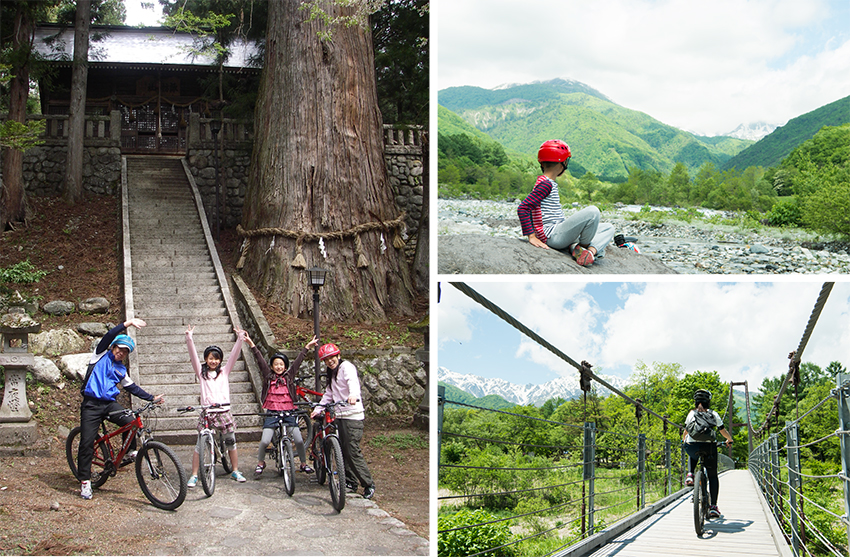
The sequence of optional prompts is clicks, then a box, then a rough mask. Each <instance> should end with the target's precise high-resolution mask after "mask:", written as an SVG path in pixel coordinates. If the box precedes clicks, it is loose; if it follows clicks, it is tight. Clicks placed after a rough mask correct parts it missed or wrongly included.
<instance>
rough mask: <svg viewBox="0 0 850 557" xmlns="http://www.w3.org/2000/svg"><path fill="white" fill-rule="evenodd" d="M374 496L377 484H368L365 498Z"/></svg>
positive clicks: (364, 493) (364, 494) (364, 492)
mask: <svg viewBox="0 0 850 557" xmlns="http://www.w3.org/2000/svg"><path fill="white" fill-rule="evenodd" d="M374 496H375V484H372V485H369V486H366V488H365V489H364V490H363V498H364V499H371V498H372V497H374Z"/></svg>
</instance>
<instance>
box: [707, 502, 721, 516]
mask: <svg viewBox="0 0 850 557" xmlns="http://www.w3.org/2000/svg"><path fill="white" fill-rule="evenodd" d="M708 518H720V509H718V508H717V505H711V506H710V507H708Z"/></svg>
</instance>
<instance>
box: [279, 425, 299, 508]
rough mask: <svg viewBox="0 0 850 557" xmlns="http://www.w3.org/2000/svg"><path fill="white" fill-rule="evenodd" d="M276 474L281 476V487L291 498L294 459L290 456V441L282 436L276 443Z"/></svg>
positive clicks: (293, 479)
mask: <svg viewBox="0 0 850 557" xmlns="http://www.w3.org/2000/svg"><path fill="white" fill-rule="evenodd" d="M277 452H278V457H277V458H278V462H279V463H280V464H278V474H280V475H281V476H283V487H284V489H285V490H286V494H287V495H289V496H292V494H293V493H295V457H294V456H293V454H292V441H290V440H289V437H286V436H283V437H281V438H280V441H278V445H277Z"/></svg>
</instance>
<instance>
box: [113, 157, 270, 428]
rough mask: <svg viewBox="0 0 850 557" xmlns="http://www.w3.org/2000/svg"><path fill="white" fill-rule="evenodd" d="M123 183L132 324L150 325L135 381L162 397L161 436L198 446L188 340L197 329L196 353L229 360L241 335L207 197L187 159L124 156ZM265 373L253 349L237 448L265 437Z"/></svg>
mask: <svg viewBox="0 0 850 557" xmlns="http://www.w3.org/2000/svg"><path fill="white" fill-rule="evenodd" d="M124 160H125V163H124V169H123V178H122V210H123V213H124V214H123V219H122V220H123V235H124V237H123V248H124V297H125V310H126V314H127V318H128V319H129V318H131V317H139V318H141V319H143V320H145V322H146V323H147V326H146V327H143V328H142V329H140V330H136V329H133V328H131V334H135V337H136V342H137V349H136V351H135V352H134V354H133V356H132V357H131V360H130V376H131V377H132V378H133V380H134V381H136V382H137V383H138V384H139V385H141V386H142V388H144V389H145V390H146V391H148V392H149V393H151V394H164V395H165V401H166V404H165V406H164V408H162V409H161V410H160V411H159V412H158V417H157V424H156V428H155V437H156V438H157V439H160V438H161V439H162V440H164V441H166V442H168V441H170V442H179V443H187V442H192V441H193V440H194V439H195V437H196V435H197V432H196V424H197V420H198V414H197V413H193V414H184V415H180V414H177V412H176V408H178V407H180V406H186V405H190V404H191V405H198V404H199V397H200V386H199V385H198V380H197V379H196V377H195V374H194V372H193V370H192V366H191V364H190V363H189V354H188V351H187V349H186V342H185V332H186V329H187V326H188V325H193V326H194V327H195V332H194V339H195V348H196V349H197V350H198V351H199V355H198V357H199V358H200V359H201V361H203V350H204V348H205V347H206V346H209V345H210V344H216V345H218V346H220V347H221V349H222V350H223V351H224V355H225V360H226V359H227V357H228V354H229V353H230V350H231V349H232V348H233V345H234V342H235V341H236V335H235V333H234V332H233V329H234V327H238V328H242V327H241V326H240V324H239V318H238V315H237V314H236V311H235V305H234V303H233V301H232V299H231V297H230V289H229V287H228V285H227V282H226V279H225V276H224V273H223V271H222V268H221V263H220V261H219V259H218V255H217V253H216V251H215V245H214V244H213V242H212V238H211V236H210V231H209V226H208V225H207V221H206V215H205V213H204V211H203V205H202V203H201V198H200V195H199V194H198V191H197V187H196V186H195V184H194V180H193V179H192V177H191V174H190V173H189V172H188V169H187V168H186V167H185V165H184V163H183V161H182V159H180V158H177V157H155V156H149V155H147V156H139V157H130V156H128V157H125V159H124ZM258 381H259V371H258V369H257V367H256V363H255V362H254V359H253V356H252V354H251V353H250V351H249V349H248V348H247V345H244V346H243V349H242V354H241V355H240V357H239V360H238V361H237V362H236V364H235V365H234V367H233V371H232V372H231V374H230V401H231V411H232V412H233V413H234V415H235V416H236V417H235V419H236V427H237V434H238V436H239V438H240V440H248V439H253V438H254V437H256V436H257V432H258V431H259V430H260V429H261V428H262V420H261V418H259V417H258V413H259V412H260V411H261V408H260V405H259V403H258V401H257V399H258V396H257V395H256V394H255V393H256V392H257V391H256V390H255V387H258V386H259V384H258Z"/></svg>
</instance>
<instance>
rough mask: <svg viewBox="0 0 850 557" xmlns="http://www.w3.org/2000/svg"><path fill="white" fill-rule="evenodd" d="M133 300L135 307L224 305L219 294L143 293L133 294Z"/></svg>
mask: <svg viewBox="0 0 850 557" xmlns="http://www.w3.org/2000/svg"><path fill="white" fill-rule="evenodd" d="M134 298H135V302H136V305H137V306H146V305H148V304H181V303H182V304H193V305H196V306H198V305H203V304H206V303H209V302H220V303H222V304H223V303H224V299H223V298H222V296H221V293H220V292H215V293H209V294H203V293H202V294H189V295H185V294H173V293H171V292H168V293H157V292H145V293H134Z"/></svg>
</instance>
